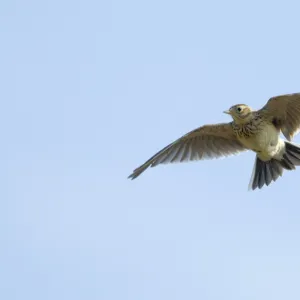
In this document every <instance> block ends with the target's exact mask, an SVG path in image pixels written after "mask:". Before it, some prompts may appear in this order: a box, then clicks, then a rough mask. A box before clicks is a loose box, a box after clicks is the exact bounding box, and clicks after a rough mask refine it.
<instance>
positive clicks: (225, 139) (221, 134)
mask: <svg viewBox="0 0 300 300" xmlns="http://www.w3.org/2000/svg"><path fill="white" fill-rule="evenodd" d="M244 150H247V149H246V148H245V147H244V146H243V145H242V144H241V143H240V142H239V141H238V140H237V138H236V136H235V134H234V132H233V129H232V125H231V123H226V124H225V123H224V124H214V125H205V126H202V127H199V128H197V129H195V130H193V131H191V132H189V133H187V134H186V135H184V136H182V137H181V138H179V139H178V140H176V141H175V142H173V143H171V144H170V145H168V146H166V147H165V148H163V149H162V150H161V151H159V152H158V153H156V154H155V155H153V156H152V157H151V158H150V159H149V160H147V161H146V162H145V163H144V164H143V165H141V166H140V167H138V168H137V169H135V170H134V171H133V173H132V174H131V175H130V176H129V177H128V178H131V179H135V178H136V177H138V176H139V175H140V174H141V173H142V172H144V171H145V170H146V169H147V168H148V167H149V166H151V167H155V166H157V165H158V164H165V163H174V162H186V161H192V160H201V159H209V158H217V157H221V156H228V155H231V154H236V153H238V152H240V151H244Z"/></svg>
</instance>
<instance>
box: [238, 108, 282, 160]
mask: <svg viewBox="0 0 300 300" xmlns="http://www.w3.org/2000/svg"><path fill="white" fill-rule="evenodd" d="M232 126H233V131H234V132H235V134H236V136H237V139H238V140H239V141H240V143H241V144H242V145H243V146H244V147H245V148H247V149H249V150H252V151H254V152H256V153H257V155H258V157H259V158H260V159H261V160H263V161H268V160H270V159H271V158H281V157H280V155H282V153H281V152H282V149H283V146H284V141H283V140H282V139H281V138H280V131H279V130H278V129H277V128H276V127H275V126H274V124H273V123H272V122H270V121H269V120H265V119H263V118H262V116H261V115H260V114H259V113H257V112H254V113H253V114H252V119H250V120H249V122H247V123H245V124H236V123H234V122H233V125H232Z"/></svg>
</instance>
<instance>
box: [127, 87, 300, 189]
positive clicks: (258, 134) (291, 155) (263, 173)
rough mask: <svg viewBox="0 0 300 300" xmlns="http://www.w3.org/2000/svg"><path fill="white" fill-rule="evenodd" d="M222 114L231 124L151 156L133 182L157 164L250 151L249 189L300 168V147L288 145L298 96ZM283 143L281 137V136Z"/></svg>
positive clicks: (200, 131) (299, 114)
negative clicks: (284, 171) (254, 157)
mask: <svg viewBox="0 0 300 300" xmlns="http://www.w3.org/2000/svg"><path fill="white" fill-rule="evenodd" d="M224 113H226V114H228V115H230V116H231V117H232V119H233V120H232V122H230V123H220V124H211V125H204V126H202V127H199V128H197V129H195V130H193V131H191V132H189V133H187V134H185V135H184V136H182V137H181V138H179V139H177V140H176V141H174V142H173V143H171V144H169V145H168V146H166V147H165V148H163V149H162V150H160V151H159V152H158V153H156V154H155V155H153V156H152V157H151V158H150V159H148V160H147V161H146V162H145V163H144V164H142V165H141V166H140V167H138V168H137V169H135V170H134V171H133V173H132V174H131V175H130V176H129V177H128V178H131V179H135V178H136V177H138V176H139V175H140V174H141V173H143V172H144V171H145V170H146V169H147V168H148V167H155V166H157V165H159V164H166V163H175V162H187V161H194V160H203V159H209V158H218V157H222V156H228V155H232V154H237V153H239V152H242V151H247V150H251V151H254V152H255V153H256V159H255V163H254V168H253V171H252V176H251V179H250V183H249V189H252V190H255V189H256V188H259V189H261V188H262V187H263V186H264V185H267V186H268V185H269V184H270V183H271V182H272V181H276V180H277V179H278V177H279V176H282V173H283V170H284V169H285V170H294V169H295V166H299V165H300V145H299V146H298V145H296V144H294V143H292V142H291V140H292V138H293V137H294V135H295V134H297V133H298V131H299V129H300V93H296V94H287V95H281V96H276V97H272V98H270V99H269V101H268V102H267V104H266V105H265V106H264V107H263V108H262V109H260V110H257V111H255V110H252V109H251V108H250V107H249V106H247V105H245V104H237V105H234V106H232V107H231V108H230V109H229V110H226V111H224ZM281 132H282V134H283V135H284V137H285V138H286V140H284V139H282V138H281V137H280V133H281Z"/></svg>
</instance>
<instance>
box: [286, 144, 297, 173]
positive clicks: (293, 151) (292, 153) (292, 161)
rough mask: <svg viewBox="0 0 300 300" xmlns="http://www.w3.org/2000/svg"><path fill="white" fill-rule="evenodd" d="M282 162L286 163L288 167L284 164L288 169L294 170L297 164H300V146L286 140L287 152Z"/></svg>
mask: <svg viewBox="0 0 300 300" xmlns="http://www.w3.org/2000/svg"><path fill="white" fill-rule="evenodd" d="M281 162H283V164H285V165H286V167H285V166H283V165H282V166H283V167H284V168H285V169H287V170H294V169H295V166H300V147H299V146H298V145H295V144H292V143H290V142H285V153H284V154H283V159H282V160H281Z"/></svg>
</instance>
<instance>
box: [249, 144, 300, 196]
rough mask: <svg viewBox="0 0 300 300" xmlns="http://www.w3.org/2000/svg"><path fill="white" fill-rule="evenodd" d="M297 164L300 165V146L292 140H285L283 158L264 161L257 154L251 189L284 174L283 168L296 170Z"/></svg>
mask: <svg viewBox="0 0 300 300" xmlns="http://www.w3.org/2000/svg"><path fill="white" fill-rule="evenodd" d="M296 166H300V146H298V145H295V144H293V143H290V142H285V151H284V153H283V156H282V158H281V160H277V159H275V158H272V159H271V160H269V161H263V160H261V159H260V158H259V157H258V156H256V160H255V163H254V168H253V172H252V176H251V180H250V183H249V189H252V190H255V189H256V188H259V189H261V188H262V187H263V186H264V185H269V184H270V183H271V182H272V181H276V180H277V179H278V177H279V176H282V172H283V169H286V170H294V169H295V168H296Z"/></svg>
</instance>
